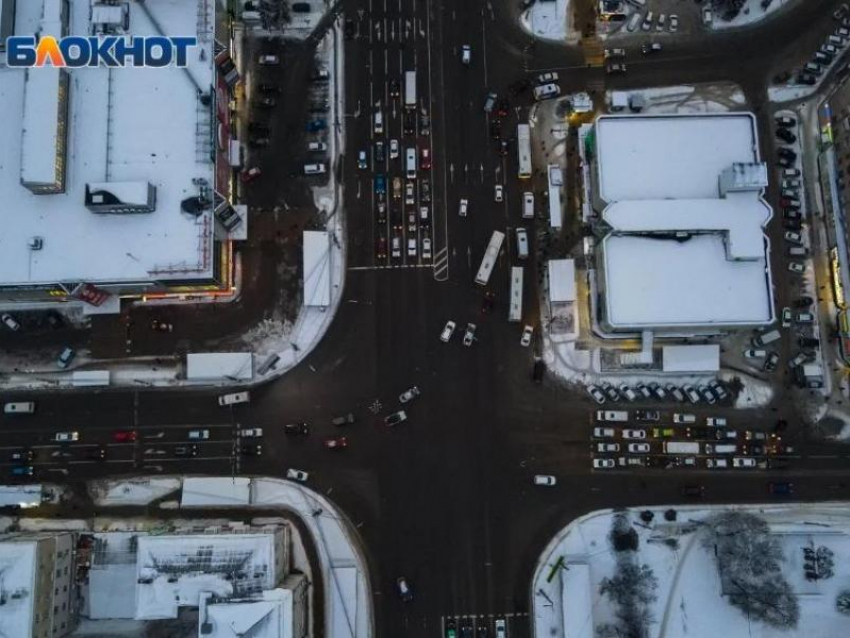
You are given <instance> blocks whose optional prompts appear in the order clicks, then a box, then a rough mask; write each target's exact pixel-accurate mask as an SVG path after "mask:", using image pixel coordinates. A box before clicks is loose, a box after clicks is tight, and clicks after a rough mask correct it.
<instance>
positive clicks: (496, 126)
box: [490, 120, 502, 139]
mask: <svg viewBox="0 0 850 638" xmlns="http://www.w3.org/2000/svg"><path fill="white" fill-rule="evenodd" d="M490 137H493V138H494V139H499V138H500V137H502V121H501V120H490Z"/></svg>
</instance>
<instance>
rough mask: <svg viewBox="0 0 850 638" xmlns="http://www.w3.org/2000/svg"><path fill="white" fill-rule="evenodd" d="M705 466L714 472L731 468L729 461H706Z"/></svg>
mask: <svg viewBox="0 0 850 638" xmlns="http://www.w3.org/2000/svg"><path fill="white" fill-rule="evenodd" d="M705 466H706V467H709V468H711V469H714V470H718V469H723V468H727V467H729V461H728V460H727V459H706V460H705Z"/></svg>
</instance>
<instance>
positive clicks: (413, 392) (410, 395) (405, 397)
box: [398, 385, 420, 403]
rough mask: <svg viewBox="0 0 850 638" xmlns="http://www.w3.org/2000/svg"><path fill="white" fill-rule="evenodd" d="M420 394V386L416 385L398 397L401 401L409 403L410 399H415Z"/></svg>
mask: <svg viewBox="0 0 850 638" xmlns="http://www.w3.org/2000/svg"><path fill="white" fill-rule="evenodd" d="M419 394H420V392H419V386H415V385H414V386H411V387H409V388H408V389H407V390H405V391H404V392H402V393H401V394H400V395H399V397H398V401H399V403H409V402H410V401H413V399H415V398H416V397H418V396H419Z"/></svg>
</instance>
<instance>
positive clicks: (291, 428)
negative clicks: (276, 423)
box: [283, 421, 310, 436]
mask: <svg viewBox="0 0 850 638" xmlns="http://www.w3.org/2000/svg"><path fill="white" fill-rule="evenodd" d="M283 433H284V434H290V435H296V436H307V435H308V434H309V433H310V426H309V425H307V422H306V421H299V422H297V423H287V424H286V425H284V426H283Z"/></svg>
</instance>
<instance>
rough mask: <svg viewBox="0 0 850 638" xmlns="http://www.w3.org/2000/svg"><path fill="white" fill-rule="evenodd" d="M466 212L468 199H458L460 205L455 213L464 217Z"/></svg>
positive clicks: (467, 210)
mask: <svg viewBox="0 0 850 638" xmlns="http://www.w3.org/2000/svg"><path fill="white" fill-rule="evenodd" d="M467 212H469V200H468V199H462V200H460V206H459V207H458V209H457V214H458V215H460V216H461V217H466V213H467Z"/></svg>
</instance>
